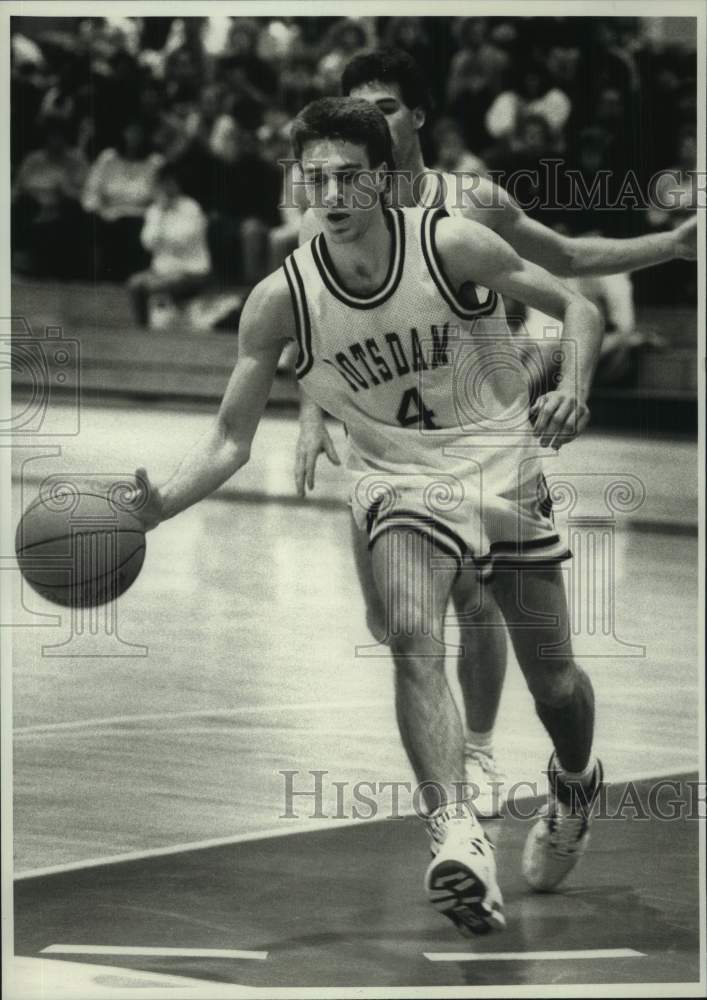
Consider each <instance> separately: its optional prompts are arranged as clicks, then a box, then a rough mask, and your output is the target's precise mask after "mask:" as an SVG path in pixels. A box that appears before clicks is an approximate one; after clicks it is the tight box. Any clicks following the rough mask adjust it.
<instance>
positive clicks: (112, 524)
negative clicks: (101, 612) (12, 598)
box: [15, 484, 145, 607]
mask: <svg viewBox="0 0 707 1000" xmlns="http://www.w3.org/2000/svg"><path fill="white" fill-rule="evenodd" d="M127 495H128V494H127V493H126V491H125V489H124V488H123V492H122V497H121V494H120V493H119V491H118V490H113V491H110V492H109V493H107V494H101V493H99V492H81V491H78V490H76V489H75V488H73V487H72V486H71V485H67V484H64V487H63V489H61V488H54V489H53V490H52V491H51V493H48V494H47V495H46V496H42V495H40V497H39V498H38V499H37V500H35V502H34V503H32V504H31V505H30V506H29V507H28V508H27V510H26V511H25V513H24V514H23V516H22V520H21V521H20V523H19V525H18V527H17V533H16V536H15V551H16V554H17V561H18V563H19V566H20V570H21V571H22V575H23V577H24V578H25V580H26V581H27V583H29V585H30V586H31V587H32V589H33V590H35V591H36V592H37V593H38V594H40V595H41V596H42V597H45V598H46V599H47V600H49V601H52V602H53V603H54V604H60V605H62V606H64V607H95V606H97V605H100V604H107V603H108V602H110V601H113V600H115V598H116V597H119V596H120V594H123V593H125V591H126V590H127V589H128V587H130V586H131V584H133V583H134V582H135V580H136V578H137V576H138V574H139V572H140V569H141V568H142V564H143V561H144V558H145V531H144V529H143V526H142V523H141V522H140V520H139V518H138V517H137V516H136V515H135V513H134V510H131V509H130V501H129V500H127V501H126V500H125V499H123V498H124V497H125V496H127Z"/></svg>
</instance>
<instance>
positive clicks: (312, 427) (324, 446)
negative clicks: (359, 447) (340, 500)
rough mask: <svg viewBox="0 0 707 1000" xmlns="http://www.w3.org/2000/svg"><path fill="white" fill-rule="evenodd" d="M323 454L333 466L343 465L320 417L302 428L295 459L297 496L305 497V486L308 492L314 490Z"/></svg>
mask: <svg viewBox="0 0 707 1000" xmlns="http://www.w3.org/2000/svg"><path fill="white" fill-rule="evenodd" d="M322 452H323V453H324V454H325V455H326V457H327V458H328V459H329V461H330V462H331V464H332V465H341V459H340V458H339V456H338V454H337V452H336V448H335V447H334V442H333V441H332V439H331V437H330V436H329V431H328V430H327V429H326V427H325V426H324V420H323V419H322V418H321V417H320V418H319V420H317V421H312V422H308V423H307V424H302V425H301V426H300V433H299V438H298V440H297V454H296V458H295V489H296V490H297V496H300V497H303V496H305V486H306V488H307V489H308V490H313V489H314V470H315V469H316V466H317V460H318V458H319V456H320V455H321V454H322Z"/></svg>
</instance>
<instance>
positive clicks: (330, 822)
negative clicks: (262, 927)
mask: <svg viewBox="0 0 707 1000" xmlns="http://www.w3.org/2000/svg"><path fill="white" fill-rule="evenodd" d="M411 815H414V813H411ZM385 821H386V820H385V817H380V818H379V817H375V818H373V819H323V820H306V825H305V826H304V827H303V826H298V827H297V828H296V829H291V830H283V829H269V830H253V831H252V832H251V833H235V834H231V836H229V837H212V838H210V839H209V840H194V841H191V842H188V843H185V844H172V845H170V846H168V847H151V848H148V849H147V850H143V851H128V852H126V853H125V854H111V855H107V856H106V857H102V858H89V859H88V860H86V861H69V862H66V863H65V864H59V865H49V866H48V867H46V868H33V869H30V870H28V871H22V872H17V873H16V874H15V876H14V881H15V882H21V881H24V880H25V879H30V878H41V877H43V876H45V875H61V874H63V873H64V872H75V871H83V869H84V868H85V869H88V868H102V867H103V866H104V865H116V864H122V863H123V862H124V861H143V860H145V859H147V858H163V857H168V856H169V855H171V854H188V853H189V852H190V851H205V850H208V849H209V848H210V847H229V846H230V845H231V844H247V843H249V842H250V841H254V840H256V841H257V840H273V839H275V838H276V837H292V836H296V835H297V834H305V833H319V832H320V831H323V830H333V829H338V828H340V827H344V826H360V825H361V824H363V823H384V822H385ZM289 822H297V821H296V820H290V821H289Z"/></svg>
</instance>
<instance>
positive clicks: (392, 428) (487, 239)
mask: <svg viewBox="0 0 707 1000" xmlns="http://www.w3.org/2000/svg"><path fill="white" fill-rule="evenodd" d="M292 136H293V145H294V148H295V154H296V156H297V157H298V159H299V160H300V161H301V166H302V170H303V173H304V178H305V185H306V190H307V196H308V199H309V200H310V202H311V203H312V204H313V205H315V206H316V207H315V209H314V210H315V211H316V213H317V217H318V219H319V222H320V225H321V228H322V230H323V233H322V234H321V235H319V236H318V237H317V238H315V239H313V240H312V241H310V242H309V243H307V244H305V245H303V246H301V247H300V248H299V249H298V250H297V251H295V253H294V254H292V255H291V256H290V257H289V258H288V260H287V261H286V262H285V265H284V267H283V268H282V269H280V270H279V271H277V272H275V273H274V274H272V275H270V276H269V277H268V278H266V279H265V280H264V281H262V282H261V283H260V284H259V285H257V286H256V288H255V289H254V290H253V292H252V294H251V296H250V298H249V299H248V302H247V304H246V307H245V309H244V312H243V316H242V319H241V327H240V344H239V354H238V361H237V364H236V367H235V369H234V372H233V374H232V376H231V379H230V381H229V385H228V388H227V390H226V393H225V396H224V399H223V401H222V404H221V407H220V410H219V414H218V417H217V419H216V420H215V422H214V424H213V426H212V428H211V429H210V430H209V432H208V433H207V434H206V436H205V437H204V438H203V439H202V441H201V442H199V444H198V445H197V446H196V447H195V448H194V449H192V450H191V451H190V452H189V453H188V455H187V456H186V457H185V459H184V460H183V462H182V463H181V465H180V466H179V468H178V469H177V471H176V472H175V473H174V475H173V476H172V477H171V478H170V479H169V481H168V482H167V483H165V484H164V485H163V486H161V487H159V488H154V487H151V486H150V485H149V480H148V479H147V476H146V473H145V472H144V470H139V472H138V474H139V475H140V476H143V477H144V479H145V482H146V483H147V490H148V499H147V503H146V504H145V506H144V507H143V518H144V520H145V523H146V525H147V526H148V527H149V526H154V525H155V524H157V523H159V522H160V521H162V520H164V519H165V518H168V517H173V516H174V515H175V514H177V513H179V512H180V511H181V510H184V509H185V508H186V507H188V506H190V505H191V504H193V503H196V502H197V501H198V500H201V499H202V498H204V497H205V496H208V494H209V493H211V492H212V491H213V490H215V489H216V488H217V487H218V486H220V485H221V484H222V483H223V482H225V481H226V479H228V478H229V477H230V476H231V475H232V474H233V473H234V472H236V471H237V470H238V469H239V468H241V467H242V466H243V465H245V463H246V462H247V461H248V457H249V454H250V447H251V443H252V440H253V437H254V435H255V431H256V429H257V426H258V422H259V420H260V418H261V416H262V413H263V410H264V408H265V405H266V402H267V399H268V394H269V390H270V386H271V383H272V380H273V377H274V374H275V371H276V368H277V363H278V359H279V357H280V353H281V351H282V349H283V347H284V345H285V343H286V342H287V341H288V340H290V339H296V341H297V343H298V345H299V357H298V364H297V374H298V377H299V378H300V379H301V380H302V381H303V382H304V384H305V385H306V387H307V389H308V391H309V392H311V394H312V396H313V397H314V398H315V399H316V400H317V401H318V403H319V404H321V405H322V406H323V407H325V408H326V410H327V411H328V412H330V413H332V414H333V415H334V416H335V417H337V418H338V419H340V420H342V421H343V422H344V423H345V424H346V426H347V428H348V430H349V434H350V437H351V441H352V458H351V462H350V464H351V466H352V469H353V471H355V473H356V479H357V484H356V487H355V488H354V491H353V494H352V505H353V509H354V517H355V518H356V521H357V523H358V525H359V527H361V528H362V529H363V528H365V530H366V533H367V535H368V538H369V558H370V561H371V567H372V575H373V579H374V581H375V583H376V586H377V587H378V588H379V590H380V593H381V594H382V596H383V599H384V602H385V606H386V607H385V611H386V615H387V616H388V620H389V621H390V622H391V623H392V626H393V627H392V630H391V637H390V641H391V648H392V652H393V658H394V663H395V690H396V708H397V716H398V722H399V728H400V735H401V739H402V742H403V745H404V747H405V750H406V752H407V754H408V757H409V760H410V763H411V765H412V767H413V770H414V772H415V775H416V777H417V779H418V782H419V783H420V784H421V785H422V786H423V791H424V798H425V804H426V808H427V811H428V814H429V828H430V832H431V834H432V837H433V841H434V842H435V844H436V851H437V853H436V856H435V858H434V859H433V861H432V862H431V863H430V865H429V868H428V870H427V873H426V881H425V885H426V889H427V893H428V896H429V898H430V899H431V901H432V902H433V903H434V904H435V905H436V906H437V908H438V909H440V910H441V912H443V913H445V915H446V916H448V917H449V918H450V920H452V922H453V923H454V924H455V925H456V926H457V927H458V928H459V929H460V930H462V931H463V932H470V933H484V932H486V931H488V930H493V929H501V928H503V927H504V926H505V918H504V915H503V903H502V898H501V893H500V890H499V888H498V884H497V882H496V864H495V860H494V851H493V848H492V846H491V845H490V843H489V841H488V840H487V839H486V837H485V835H484V832H483V830H482V828H481V826H480V824H479V822H478V820H477V819H476V816H475V814H474V812H473V810H472V809H471V808H470V807H469V805H468V803H467V802H465V801H464V798H465V796H464V780H463V778H464V775H463V733H462V726H461V719H460V718H459V714H458V712H457V711H456V708H455V706H454V702H453V699H452V694H451V691H450V689H449V686H448V684H447V681H446V678H445V673H444V650H443V648H442V647H441V645H440V640H439V636H440V635H441V626H442V619H443V616H444V614H445V610H446V607H447V602H448V600H449V597H450V593H451V590H452V586H453V583H454V581H455V580H456V579H457V577H458V576H459V574H460V573H461V574H467V575H469V574H470V573H471V572H473V573H474V574H478V575H480V576H481V577H483V578H484V579H487V580H489V585H490V586H491V587H493V592H494V595H495V598H496V601H497V603H498V605H499V607H500V609H501V611H502V613H503V616H504V618H505V620H506V622H507V624H508V628H509V631H510V634H511V638H512V641H513V644H514V648H515V652H516V655H517V658H518V661H519V663H520V665H521V668H522V670H523V673H524V675H525V678H526V681H527V684H528V687H529V689H530V692H531V694H532V696H533V698H534V700H535V705H536V709H537V712H538V715H539V717H540V719H541V721H542V722H543V724H544V726H545V728H546V730H547V732H548V734H549V735H550V738H551V740H552V743H553V745H554V748H555V753H554V756H553V762H552V765H551V768H550V774H551V794H550V797H549V802H548V812H547V815H546V816H544V817H543V818H541V819H539V820H538V821H537V823H536V824H535V825H534V826H533V828H532V829H531V831H530V835H529V838H528V843H527V845H526V851H525V856H524V872H525V875H526V878H527V879H528V881H529V883H530V884H531V885H532V886H534V887H536V888H544V889H549V888H552V887H554V886H555V885H557V884H558V883H559V882H560V881H561V880H562V879H563V878H564V876H565V875H566V874H567V872H568V871H569V870H570V869H571V868H572V866H573V865H574V864H575V863H576V861H577V859H578V857H579V856H580V855H581V853H582V852H583V850H584V849H585V847H586V843H587V838H588V832H587V824H588V804H589V803H591V801H592V800H593V797H594V795H595V794H596V792H597V790H598V788H599V784H600V781H601V770H600V767H599V765H598V763H597V762H596V761H595V760H594V758H593V757H592V755H591V753H592V733H593V716H594V708H593V693H592V687H591V683H590V681H589V678H588V677H587V676H586V674H585V673H584V672H583V671H582V670H581V669H580V668H579V667H578V666H577V665H576V664H575V663H574V661H573V658H572V651H571V648H570V644H569V640H568V638H567V636H568V634H569V631H568V628H567V624H568V616H567V607H566V599H565V592H564V585H563V581H562V576H561V572H560V569H559V566H558V563H559V562H560V561H561V560H563V559H565V558H567V557H568V555H569V553H568V552H567V550H566V548H565V546H564V544H563V543H562V542H561V541H560V539H559V537H558V536H557V534H556V532H555V528H554V525H553V522H552V520H551V518H550V517H549V516H548V514H547V511H546V509H545V508H544V507H543V503H542V484H543V477H542V467H541V462H540V458H539V455H540V452H541V448H543V447H548V446H550V445H553V444H555V445H556V446H558V447H559V446H560V445H561V444H563V443H565V442H566V441H569V440H571V439H572V438H573V437H575V436H576V435H577V434H578V433H580V432H581V431H582V429H583V428H584V426H585V425H586V423H587V421H588V411H587V406H586V397H587V393H588V389H589V384H590V381H591V376H592V371H593V367H594V364H595V361H596V357H597V355H598V349H599V344H600V337H601V334H600V326H599V316H598V312H597V310H596V309H595V307H593V306H592V305H591V304H589V303H588V302H586V301H585V300H584V299H582V298H581V297H580V296H578V295H576V294H575V293H573V292H571V291H569V290H568V289H566V288H564V287H563V286H562V285H561V284H560V282H558V281H557V280H556V279H554V278H552V277H551V276H550V275H549V274H547V272H545V271H543V270H542V268H539V267H537V266H535V265H532V264H528V263H527V262H525V261H523V260H522V259H521V258H520V257H518V255H517V254H516V253H515V252H514V251H513V250H512V249H511V248H510V247H509V246H508V245H507V244H506V243H504V241H503V240H501V239H500V238H499V237H498V236H496V235H495V234H493V233H491V232H489V231H488V229H485V228H484V227H481V226H478V225H477V224H475V223H473V222H469V221H467V220H463V219H449V218H445V217H444V216H443V215H441V214H440V213H437V212H435V211H434V210H429V211H425V210H422V209H409V210H405V211H403V210H390V209H385V208H384V207H383V205H382V202H381V200H380V196H381V194H382V192H383V190H384V188H385V184H386V177H385V175H386V164H388V163H390V162H392V151H391V146H390V133H389V131H388V128H387V126H386V122H385V118H384V117H383V115H382V114H381V112H380V111H379V110H378V109H377V108H375V107H374V106H372V105H371V104H368V103H366V102H363V101H355V100H350V99H339V100H337V99H331V98H330V99H324V100H321V101H315V102H314V103H313V104H311V105H309V106H308V107H307V108H306V109H305V110H304V111H303V112H302V113H301V114H300V115H299V116H298V118H297V119H296V121H295V124H294V126H293V132H292ZM363 181H365V182H366V183H365V192H364V195H365V197H361V191H362V186H363ZM462 289H464V293H465V297H464V301H461V291H462ZM500 295H508V296H512V297H513V298H515V299H518V300H520V301H523V302H525V303H527V304H528V305H530V306H534V307H535V308H538V309H541V310H542V311H543V312H546V313H548V314H549V315H552V316H555V317H557V318H558V319H560V320H562V322H563V324H564V333H563V340H562V344H563V345H565V346H566V347H567V355H568V357H570V356H571V357H572V358H573V361H572V363H571V364H567V365H565V366H563V370H562V382H561V384H560V385H559V387H558V388H556V389H554V390H553V391H551V392H548V393H546V394H545V395H543V396H542V397H540V398H539V399H538V400H537V401H536V403H534V404H533V408H532V411H531V414H530V416H529V408H528V385H527V380H525V379H524V377H523V371H522V366H518V365H517V364H516V365H515V366H514V365H513V364H512V361H513V359H514V358H515V357H517V349H516V347H515V345H514V342H513V339H512V337H511V335H510V332H509V330H508V327H507V325H506V324H505V317H504V310H503V304H502V301H501V299H500V297H499V296H500ZM570 348H573V350H570ZM499 357H503V358H504V359H505V360H506V362H507V364H506V365H505V366H504V367H503V368H500V367H499V365H498V364H497V361H498V359H499ZM509 364H510V367H509ZM467 371H471V372H475V373H478V374H480V375H481V376H483V378H482V383H483V384H482V385H480V387H479V388H480V392H479V394H478V397H477V396H476V395H475V394H472V396H471V397H469V398H467V396H466V394H465V390H464V386H465V385H466V383H465V381H464V379H463V378H461V379H460V373H463V372H467ZM509 372H510V374H509ZM460 385H461V386H462V393H461V395H460V394H459V386H460ZM470 403H471V410H470V409H469V408H468V404H470ZM531 417H532V419H533V420H534V424H533V423H532V422H531ZM371 476H373V477H374V479H375V483H376V484H377V485H376V486H375V488H373V489H371ZM440 490H442V492H443V493H445V495H446V496H447V499H446V500H445V499H444V497H443V498H442V502H440V500H439V494H440ZM450 491H451V494H453V498H454V500H455V502H454V503H450V502H449V500H448V498H449V495H450ZM549 647H552V653H553V655H552V656H543V655H542V651H543V649H547V648H549ZM573 792H576V793H578V794H576V795H573V794H572V793H573Z"/></svg>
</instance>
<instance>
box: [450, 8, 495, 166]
mask: <svg viewBox="0 0 707 1000" xmlns="http://www.w3.org/2000/svg"><path fill="white" fill-rule="evenodd" d="M454 33H455V35H456V37H457V38H458V40H459V43H460V46H461V47H460V49H459V51H458V52H457V53H455V55H454V57H453V58H452V62H451V66H450V70H449V78H448V80H447V105H448V109H449V112H450V113H451V114H452V115H453V116H454V117H455V118H456V119H457V121H458V122H459V123H460V124H461V126H462V130H463V134H464V138H465V140H466V142H467V143H468V145H469V146H470V147H471V148H472V149H475V150H479V149H484V148H485V147H486V145H487V144H488V142H489V139H490V138H491V137H490V135H489V133H488V132H487V131H486V113H487V111H488V108H489V107H490V105H491V103H492V102H493V100H494V98H495V97H496V95H497V94H498V93H499V90H500V87H501V85H502V82H503V81H504V80H505V78H506V75H507V72H508V69H509V58H508V55H507V53H506V52H505V51H504V50H503V49H502V48H501V47H500V46H499V45H496V44H494V43H493V42H491V41H490V40H489V37H488V35H489V25H488V20H487V19H486V18H482V17H465V18H458V19H457V21H456V22H455V25H454Z"/></svg>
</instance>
